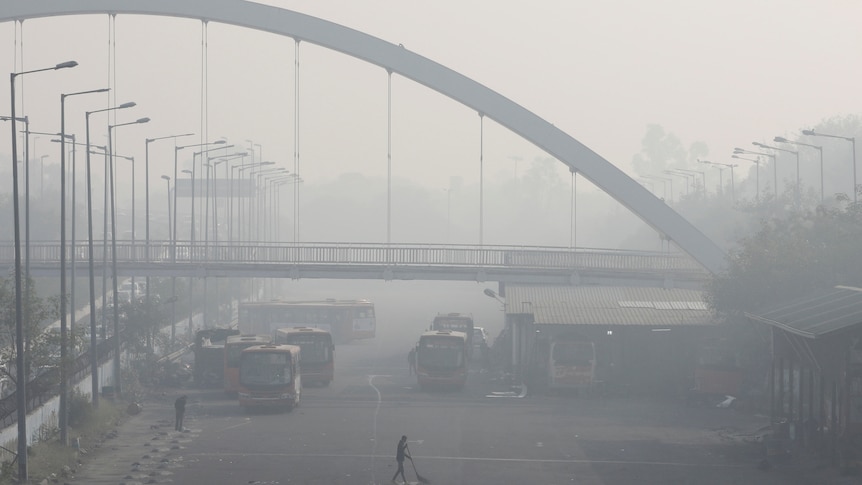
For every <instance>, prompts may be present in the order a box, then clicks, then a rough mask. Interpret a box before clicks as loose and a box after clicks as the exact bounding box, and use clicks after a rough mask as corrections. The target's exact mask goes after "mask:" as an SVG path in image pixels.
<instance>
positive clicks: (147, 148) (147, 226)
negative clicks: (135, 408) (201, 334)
mask: <svg viewBox="0 0 862 485" xmlns="http://www.w3.org/2000/svg"><path fill="white" fill-rule="evenodd" d="M192 135H194V133H183V134H180V135H168V136H159V137H156V138H147V139H146V140H144V179H145V180H144V192H145V196H144V198H145V199H146V200H145V206H144V213H145V214H144V218H145V219H146V221H145V228H144V231H145V233H146V234H145V235H144V237H145V238H146V244H145V246H146V252H147V257H146V261H147V262H148V263H149V262H150V143H152V142H154V141H159V140H169V139H173V140H174V144H176V139H177V138H182V137H184V136H192ZM170 184H171V183H170V178H168V187H169V188H170ZM168 195H170V191H168ZM170 219H171V214H170V204H168V221H170ZM170 239H171V227H170V224H169V225H168V240H170ZM174 281H176V280H174ZM146 285H147V287H146V288H145V289H144V291H145V295H146V301H147V308H149V307H150V303H151V300H150V277H149V276H147V279H146ZM171 323H172V324H173V322H171ZM172 337H173V334H172ZM171 346H173V338H171Z"/></svg>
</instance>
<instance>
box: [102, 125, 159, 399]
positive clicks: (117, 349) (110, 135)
mask: <svg viewBox="0 0 862 485" xmlns="http://www.w3.org/2000/svg"><path fill="white" fill-rule="evenodd" d="M149 121H150V119H149V118H138V119H137V120H135V121H129V122H128V123H119V124H116V125H108V166H109V168H110V170H109V178H110V184H109V185H110V187H111V275H112V276H111V277H112V279H113V285H114V287H113V295H112V296H113V300H114V394H115V395H116V396H120V395H121V393H122V385H121V384H122V379H120V308H119V298H118V296H117V293H118V291H119V288H117V214H116V211H115V207H114V205H115V204H114V200H115V196H114V160H113V154H112V151H113V141H112V140H113V130H114V128H118V127H120V126H129V125H138V124H142V123H149Z"/></svg>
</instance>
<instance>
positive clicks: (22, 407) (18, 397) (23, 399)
mask: <svg viewBox="0 0 862 485" xmlns="http://www.w3.org/2000/svg"><path fill="white" fill-rule="evenodd" d="M77 65H78V63H77V62H75V61H67V62H61V63H60V64H57V65H55V66H54V67H46V68H43V69H34V70H31V71H22V72H12V73H9V86H10V89H9V91H10V94H11V103H10V106H11V111H12V114H11V116H10V117H9V118H10V121H11V122H12V205H13V211H14V213H15V215H14V221H13V226H14V231H13V232H14V234H15V236H14V237H15V367H16V369H15V402H16V406H17V409H16V415H17V419H18V455H17V458H18V480H19V481H22V482H26V481H27V480H28V476H27V392H26V385H27V376H26V375H25V372H24V319H23V313H22V312H23V304H22V303H23V302H22V301H21V226H20V224H21V221H20V216H19V215H18V143H17V140H16V138H17V137H18V130H17V127H16V126H15V122H16V121H17V118H16V117H15V78H16V77H18V76H23V75H24V74H31V73H35V72H42V71H56V70H57V69H65V68H69V67H75V66H77ZM28 249H29V248H28Z"/></svg>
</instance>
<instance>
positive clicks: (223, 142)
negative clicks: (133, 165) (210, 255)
mask: <svg viewBox="0 0 862 485" xmlns="http://www.w3.org/2000/svg"><path fill="white" fill-rule="evenodd" d="M225 143H227V142H226V141H224V140H216V141H213V142H207V143H195V144H192V145H183V146H178V147H174V231H173V232H174V246H175V247H174V248H173V253H176V241H177V240H178V239H179V233H178V232H177V205H178V204H177V192H178V190H177V180H179V179H178V178H177V177H178V175H179V174H178V168H177V165H178V164H177V159H178V157H179V153H180V150H183V149H185V148H195V147H203V146H209V145H223V144H225ZM192 168H194V155H192ZM192 189H194V172H192ZM192 207H194V192H192ZM192 233H193V234H194V228H192ZM192 240H194V238H192ZM175 257H176V254H174V255H173V256H172V260H173V259H174V258H175Z"/></svg>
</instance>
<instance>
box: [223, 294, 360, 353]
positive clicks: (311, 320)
mask: <svg viewBox="0 0 862 485" xmlns="http://www.w3.org/2000/svg"><path fill="white" fill-rule="evenodd" d="M285 327H311V328H321V329H323V330H327V331H329V332H330V333H331V334H332V339H333V340H334V341H335V343H339V344H340V343H347V342H350V341H352V340H357V339H368V338H374V336H375V333H376V328H377V324H376V319H375V316H374V303H372V302H370V301H368V300H335V299H328V300H318V301H282V300H272V301H268V302H243V303H240V305H239V329H240V330H241V331H242V333H248V334H255V335H273V334H274V333H275V331H276V330H277V329H279V328H285Z"/></svg>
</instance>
